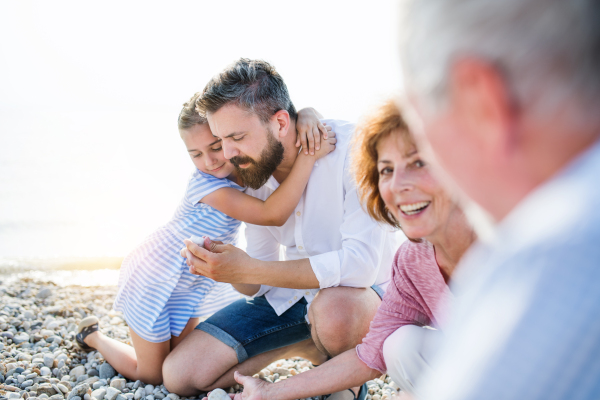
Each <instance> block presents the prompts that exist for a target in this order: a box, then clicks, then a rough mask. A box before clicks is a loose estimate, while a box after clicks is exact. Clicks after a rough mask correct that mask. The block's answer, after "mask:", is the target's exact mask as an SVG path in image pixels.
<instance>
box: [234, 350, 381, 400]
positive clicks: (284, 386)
mask: <svg viewBox="0 0 600 400" xmlns="http://www.w3.org/2000/svg"><path fill="white" fill-rule="evenodd" d="M324 376H326V377H327V379H323V377H324ZM379 376H381V372H379V371H377V370H375V369H371V368H369V367H368V366H367V365H366V364H365V363H363V362H362V361H361V360H360V359H359V358H358V356H357V355H356V350H355V349H350V350H348V351H346V352H345V353H342V354H340V355H339V356H337V357H334V358H332V359H331V360H329V361H327V362H326V363H324V364H323V365H321V366H319V368H315V369H311V370H310V371H306V372H303V373H301V374H299V375H295V376H293V377H291V378H288V379H285V380H283V381H280V382H277V383H275V384H273V383H268V382H265V381H262V380H260V379H256V378H252V377H249V376H244V375H242V374H240V373H238V372H236V373H235V380H236V381H237V382H238V383H239V384H241V385H244V391H243V393H240V394H237V395H236V396H235V400H242V398H243V399H244V400H271V399H273V400H274V399H277V400H288V399H289V400H293V399H302V398H305V397H313V396H320V395H324V394H328V393H334V392H339V391H340V390H344V389H348V388H351V387H356V386H361V385H362V384H363V383H365V382H366V381H369V380H371V379H375V378H377V377H379Z"/></svg>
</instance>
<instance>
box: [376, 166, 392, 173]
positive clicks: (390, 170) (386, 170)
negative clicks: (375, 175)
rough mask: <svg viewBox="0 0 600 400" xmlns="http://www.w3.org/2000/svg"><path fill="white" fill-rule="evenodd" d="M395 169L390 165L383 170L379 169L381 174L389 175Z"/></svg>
mask: <svg viewBox="0 0 600 400" xmlns="http://www.w3.org/2000/svg"><path fill="white" fill-rule="evenodd" d="M392 172H393V171H392V169H391V168H390V167H385V168H383V169H382V170H381V171H379V175H387V174H391V173H392Z"/></svg>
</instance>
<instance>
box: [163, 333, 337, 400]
mask: <svg viewBox="0 0 600 400" xmlns="http://www.w3.org/2000/svg"><path fill="white" fill-rule="evenodd" d="M293 356H299V357H305V358H307V359H309V360H310V361H312V362H315V363H321V362H323V361H324V360H325V357H324V356H323V355H321V354H320V353H319V351H318V350H317V348H316V347H315V345H314V343H312V340H311V339H308V340H305V341H303V342H299V343H296V344H294V345H290V346H287V347H284V348H281V349H275V350H271V351H269V352H266V353H263V354H260V355H258V356H256V357H253V358H250V359H248V360H246V361H244V362H243V363H241V364H238V359H237V355H236V353H235V351H234V350H233V349H232V348H231V347H229V346H228V345H226V344H225V343H223V342H221V341H220V340H218V339H216V338H215V337H213V336H211V335H209V334H208V333H206V332H204V331H201V330H194V331H193V332H192V333H190V334H189V335H188V337H187V338H186V339H185V340H184V341H182V342H181V343H180V344H179V345H178V346H177V347H176V348H175V349H174V350H173V351H172V352H171V354H169V356H168V357H167V359H166V360H165V362H164V364H163V379H164V384H165V387H166V388H167V389H168V390H169V391H170V392H173V393H177V394H179V395H181V396H195V395H197V394H198V393H200V392H206V391H208V390H212V389H213V388H216V387H221V388H226V387H229V386H232V385H234V384H235V383H236V382H235V380H234V379H233V373H234V371H240V372H241V373H243V374H245V375H253V374H255V373H257V372H259V371H260V370H261V369H263V368H264V367H266V366H267V365H269V364H270V363H272V362H273V361H276V360H279V359H281V358H287V357H293Z"/></svg>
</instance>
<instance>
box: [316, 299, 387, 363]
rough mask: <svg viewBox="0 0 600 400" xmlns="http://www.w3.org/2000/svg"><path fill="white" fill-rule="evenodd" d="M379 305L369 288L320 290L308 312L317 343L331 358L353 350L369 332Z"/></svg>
mask: <svg viewBox="0 0 600 400" xmlns="http://www.w3.org/2000/svg"><path fill="white" fill-rule="evenodd" d="M380 303H381V301H380V300H379V297H378V296H377V294H376V293H375V292H374V291H373V290H371V289H370V288H367V289H360V288H349V287H336V288H328V289H323V290H321V291H320V292H319V294H318V295H317V297H316V298H315V300H314V301H313V302H312V304H311V306H310V309H309V320H310V323H311V329H312V335H313V339H314V341H315V344H317V346H318V347H319V348H320V350H321V351H325V352H326V354H328V355H330V356H335V355H337V354H340V353H343V352H344V351H346V350H348V349H351V348H353V347H354V346H356V345H357V344H358V343H360V341H361V340H362V338H363V337H364V336H365V335H366V333H367V332H368V330H369V325H370V323H371V320H372V319H373V317H374V315H375V312H376V311H377V307H378V306H379V304H380Z"/></svg>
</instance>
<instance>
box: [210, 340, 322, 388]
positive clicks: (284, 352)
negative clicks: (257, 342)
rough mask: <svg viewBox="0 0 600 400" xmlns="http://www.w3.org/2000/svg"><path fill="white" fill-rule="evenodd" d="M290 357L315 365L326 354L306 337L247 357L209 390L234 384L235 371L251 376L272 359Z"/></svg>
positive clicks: (319, 362)
mask: <svg viewBox="0 0 600 400" xmlns="http://www.w3.org/2000/svg"><path fill="white" fill-rule="evenodd" d="M291 357H302V358H305V359H307V360H309V361H310V362H312V363H313V364H315V365H319V364H322V363H324V362H325V361H327V356H326V355H325V354H323V353H321V352H320V351H319V350H318V349H317V347H316V346H315V344H314V342H313V341H312V339H307V340H304V341H302V342H299V343H296V344H292V345H290V346H287V347H282V348H280V349H275V350H271V351H268V352H266V353H263V354H259V355H257V356H255V357H252V358H249V359H248V360H246V361H244V362H243V363H241V364H238V365H236V366H234V367H232V368H231V369H230V370H229V371H227V372H226V373H225V374H224V375H223V376H222V377H221V378H219V380H218V381H217V382H215V383H214V385H212V387H210V388H209V390H212V389H215V388H226V387H230V386H232V385H235V384H236V383H237V382H236V381H235V380H234V379H233V373H234V372H235V371H238V372H240V373H241V374H243V375H249V376H252V375H254V374H256V373H258V372H259V371H260V370H261V369H263V368H265V367H266V366H268V365H269V364H271V363H272V362H273V361H277V360H280V359H282V358H291Z"/></svg>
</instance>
